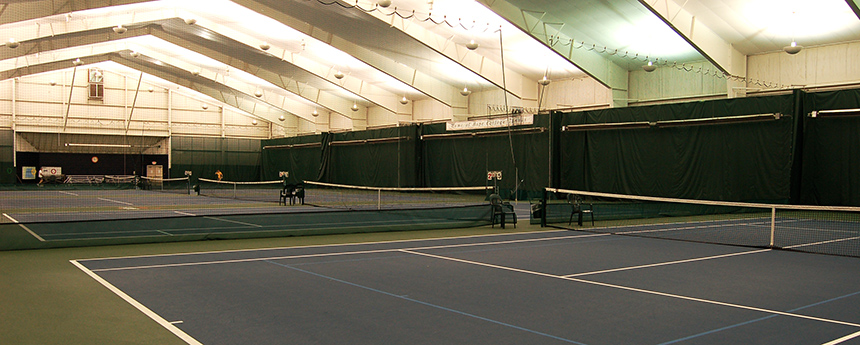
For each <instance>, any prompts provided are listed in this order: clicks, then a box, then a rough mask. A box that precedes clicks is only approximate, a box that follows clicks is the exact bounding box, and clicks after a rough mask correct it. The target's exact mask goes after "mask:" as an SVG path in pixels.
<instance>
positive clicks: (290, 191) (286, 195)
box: [278, 184, 296, 206]
mask: <svg viewBox="0 0 860 345" xmlns="http://www.w3.org/2000/svg"><path fill="white" fill-rule="evenodd" d="M295 193H296V186H295V185H292V184H288V185H284V188H283V189H281V195H280V199H278V205H284V206H287V199H290V205H292V204H293V200H294V199H293V198H294V197H295Z"/></svg>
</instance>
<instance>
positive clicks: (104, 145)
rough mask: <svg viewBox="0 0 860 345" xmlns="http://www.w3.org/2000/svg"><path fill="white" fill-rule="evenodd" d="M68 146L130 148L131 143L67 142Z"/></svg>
mask: <svg viewBox="0 0 860 345" xmlns="http://www.w3.org/2000/svg"><path fill="white" fill-rule="evenodd" d="M66 146H74V147H113V148H130V147H131V145H129V144H77V143H66Z"/></svg>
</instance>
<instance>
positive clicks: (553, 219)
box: [540, 188, 860, 257]
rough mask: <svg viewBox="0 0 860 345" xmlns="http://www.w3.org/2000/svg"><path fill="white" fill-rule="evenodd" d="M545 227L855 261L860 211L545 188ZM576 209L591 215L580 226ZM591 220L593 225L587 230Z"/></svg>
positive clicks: (859, 241) (859, 248)
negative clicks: (775, 249) (807, 253)
mask: <svg viewBox="0 0 860 345" xmlns="http://www.w3.org/2000/svg"><path fill="white" fill-rule="evenodd" d="M546 192H547V193H546V194H547V198H546V199H547V201H546V206H545V207H544V208H543V209H542V212H541V214H540V216H541V217H543V218H544V219H543V221H546V223H548V224H555V225H556V226H558V225H562V226H565V227H570V228H573V227H574V226H575V227H576V229H583V230H587V231H592V232H601V233H613V234H619V235H631V236H642V237H656V238H667V239H675V240H684V241H695V242H706V243H716V244H728V245H738V246H750V247H761V248H778V249H786V250H795V251H803V252H811V253H821V254H833V255H844V256H855V257H860V208H858V207H822V206H799V205H780V204H757V203H742V202H720V201H705V200H689V199H673V198H657V197H643V196H632V195H621V194H610V193H597V192H588V191H577V190H565V189H557V188H546ZM569 195H575V196H578V198H579V199H581V205H580V206H579V207H580V208H579V210H580V211H581V210H586V211H588V210H590V211H592V212H591V214H590V215H589V216H586V218H585V222H583V225H582V226H579V225H578V224H577V221H578V218H579V216H580V215H581V214H578V213H576V212H574V202H573V201H568V200H576V199H577V198H571V197H568V196H569ZM590 216H593V217H594V219H595V221H596V226H594V227H591V226H590V225H591V219H590Z"/></svg>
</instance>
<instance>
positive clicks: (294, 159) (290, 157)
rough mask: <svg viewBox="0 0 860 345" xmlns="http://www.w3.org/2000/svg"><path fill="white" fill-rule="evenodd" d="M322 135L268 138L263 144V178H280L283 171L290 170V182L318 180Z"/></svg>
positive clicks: (269, 179)
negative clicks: (289, 146)
mask: <svg viewBox="0 0 860 345" xmlns="http://www.w3.org/2000/svg"><path fill="white" fill-rule="evenodd" d="M321 141H322V135H308V136H301V137H291V138H281V139H272V140H266V141H265V142H263V143H262V145H263V168H262V173H263V179H264V180H267V181H274V180H279V179H281V178H282V177H280V176H279V175H278V173H279V172H281V171H287V172H289V177H288V178H287V182H288V183H300V182H301V181H316V180H317V176H318V175H319V166H320V147H321V146H320V145H319V144H320V143H321ZM302 144H317V145H315V146H305V147H301V146H300V147H293V148H287V147H280V148H266V146H281V145H302Z"/></svg>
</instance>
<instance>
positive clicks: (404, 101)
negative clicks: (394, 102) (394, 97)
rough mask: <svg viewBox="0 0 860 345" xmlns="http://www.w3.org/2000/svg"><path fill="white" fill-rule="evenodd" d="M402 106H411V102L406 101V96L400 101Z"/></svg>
mask: <svg viewBox="0 0 860 345" xmlns="http://www.w3.org/2000/svg"><path fill="white" fill-rule="evenodd" d="M400 104H403V105H406V104H409V100H408V99H406V96H403V98H401V99H400Z"/></svg>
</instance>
